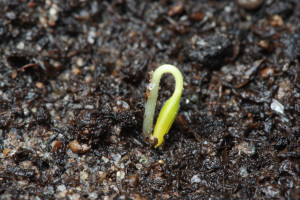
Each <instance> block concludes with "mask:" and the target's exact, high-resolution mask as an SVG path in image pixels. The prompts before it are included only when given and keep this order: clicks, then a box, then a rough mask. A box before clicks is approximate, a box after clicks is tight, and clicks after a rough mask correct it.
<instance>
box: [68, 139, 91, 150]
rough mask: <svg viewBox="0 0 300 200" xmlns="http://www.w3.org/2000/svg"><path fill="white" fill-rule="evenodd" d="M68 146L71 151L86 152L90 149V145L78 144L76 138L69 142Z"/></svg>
mask: <svg viewBox="0 0 300 200" xmlns="http://www.w3.org/2000/svg"><path fill="white" fill-rule="evenodd" d="M69 147H70V149H71V150H72V152H73V153H86V152H87V151H89V150H90V149H91V146H89V145H87V144H79V142H78V140H73V141H72V142H70V143H69Z"/></svg>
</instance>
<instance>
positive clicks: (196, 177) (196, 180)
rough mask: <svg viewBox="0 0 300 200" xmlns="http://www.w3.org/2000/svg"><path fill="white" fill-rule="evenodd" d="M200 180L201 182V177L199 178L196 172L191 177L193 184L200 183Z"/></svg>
mask: <svg viewBox="0 0 300 200" xmlns="http://www.w3.org/2000/svg"><path fill="white" fill-rule="evenodd" d="M200 182H201V179H200V176H199V175H198V174H196V175H194V176H193V177H192V178H191V184H193V183H200Z"/></svg>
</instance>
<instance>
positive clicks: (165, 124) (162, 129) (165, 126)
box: [143, 64, 183, 147]
mask: <svg viewBox="0 0 300 200" xmlns="http://www.w3.org/2000/svg"><path fill="white" fill-rule="evenodd" d="M164 73H171V74H172V75H173V76H174V78H175V82H176V85H175V90H174V93H173V95H172V96H171V98H170V99H169V100H168V101H167V102H166V103H165V105H164V106H163V108H162V109H161V111H160V113H159V116H158V119H157V122H156V125H155V128H154V132H153V136H154V137H155V138H157V140H158V143H157V145H156V146H155V147H158V146H159V145H161V144H162V142H163V141H164V135H165V134H167V133H168V132H169V130H170V128H171V126H172V124H173V122H174V119H175V117H176V115H177V112H178V109H179V102H180V98H181V93H182V90H183V78H182V75H181V72H180V71H179V70H178V69H177V68H176V67H175V66H173V65H169V64H164V65H161V66H160V67H158V68H157V69H156V70H155V71H154V73H153V76H152V80H151V81H150V85H149V86H148V89H149V90H150V96H149V97H148V100H147V103H146V106H145V116H144V123H143V132H144V134H145V135H146V136H150V135H151V133H152V130H153V118H154V111H155V106H156V101H157V96H158V90H159V82H160V79H161V76H162V75H163V74H164Z"/></svg>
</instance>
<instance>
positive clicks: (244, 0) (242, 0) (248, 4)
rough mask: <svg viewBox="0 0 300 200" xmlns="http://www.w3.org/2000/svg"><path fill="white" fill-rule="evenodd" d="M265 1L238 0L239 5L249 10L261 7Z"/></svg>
mask: <svg viewBox="0 0 300 200" xmlns="http://www.w3.org/2000/svg"><path fill="white" fill-rule="evenodd" d="M264 2H265V0H237V3H238V5H239V6H241V7H242V8H245V9H248V10H254V9H256V8H258V7H260V6H261V5H262V4H263V3H264Z"/></svg>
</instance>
